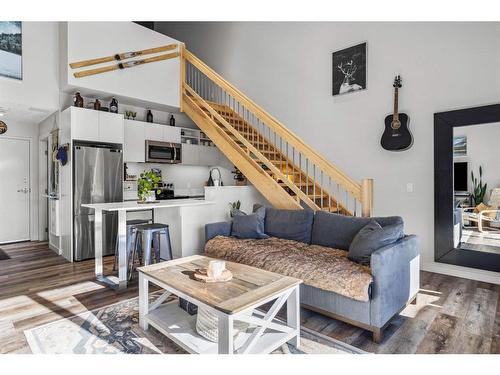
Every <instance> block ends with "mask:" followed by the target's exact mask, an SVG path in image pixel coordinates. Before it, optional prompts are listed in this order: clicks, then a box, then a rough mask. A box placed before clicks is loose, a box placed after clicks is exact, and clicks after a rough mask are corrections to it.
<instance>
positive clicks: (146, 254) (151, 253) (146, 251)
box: [129, 223, 173, 280]
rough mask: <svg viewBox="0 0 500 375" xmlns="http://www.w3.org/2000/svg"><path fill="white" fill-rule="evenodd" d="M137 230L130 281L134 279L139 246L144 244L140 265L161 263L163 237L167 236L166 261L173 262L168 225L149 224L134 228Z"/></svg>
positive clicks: (130, 268)
mask: <svg viewBox="0 0 500 375" xmlns="http://www.w3.org/2000/svg"><path fill="white" fill-rule="evenodd" d="M134 229H135V233H136V234H135V245H133V247H132V255H131V262H130V267H129V272H130V274H129V280H130V278H131V277H132V272H133V271H134V269H135V262H136V255H138V250H139V246H140V245H141V243H142V249H141V250H142V252H141V253H142V262H141V259H140V258H139V259H137V260H138V261H139V263H142V264H143V265H145V266H147V265H149V264H151V263H157V262H160V261H161V259H160V256H161V236H165V243H164V244H165V245H166V249H165V250H166V252H165V257H166V258H167V259H165V260H172V259H173V257H172V244H171V242H170V233H169V228H168V225H167V224H161V223H148V224H139V225H136V226H134Z"/></svg>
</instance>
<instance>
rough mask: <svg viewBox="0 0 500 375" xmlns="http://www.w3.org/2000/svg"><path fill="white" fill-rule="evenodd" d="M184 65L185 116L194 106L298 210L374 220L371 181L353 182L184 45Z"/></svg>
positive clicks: (182, 51)
mask: <svg viewBox="0 0 500 375" xmlns="http://www.w3.org/2000/svg"><path fill="white" fill-rule="evenodd" d="M180 59H181V110H182V106H183V102H184V100H189V101H190V103H194V104H196V105H197V106H198V107H199V108H200V110H202V111H204V112H205V113H206V114H208V116H210V118H211V119H212V120H213V121H214V122H215V123H216V124H217V125H218V126H220V127H221V128H223V130H224V131H225V132H226V133H227V134H229V135H230V136H231V137H232V139H234V140H235V141H237V142H238V143H239V144H240V145H242V147H244V148H245V150H246V152H247V153H248V155H251V156H252V157H253V158H254V159H255V160H256V161H257V162H258V163H259V165H260V166H262V168H264V169H266V170H267V171H268V172H269V173H270V174H271V175H273V176H274V178H275V179H276V180H277V181H279V182H280V184H281V185H282V186H283V187H285V188H286V189H287V191H289V193H290V195H291V196H293V197H294V198H295V199H296V200H297V202H298V203H299V204H300V206H308V207H310V208H312V209H314V210H327V211H333V212H339V213H344V214H352V215H355V216H357V215H362V216H372V211H373V180H371V179H363V180H362V181H361V183H359V182H357V181H355V180H353V179H352V178H351V177H349V176H348V175H347V174H346V173H344V172H343V171H342V170H340V169H339V168H337V167H336V166H334V165H332V164H331V163H330V162H329V161H328V160H326V159H325V158H324V157H323V156H322V155H320V154H319V153H318V152H316V151H315V150H314V149H312V148H311V147H310V146H309V145H307V144H306V143H305V142H303V141H302V140H301V139H300V138H299V137H298V136H297V135H295V134H294V133H292V132H291V131H290V130H289V129H287V128H286V127H285V126H284V125H283V124H281V123H280V122H279V121H278V120H276V119H275V118H274V117H272V116H271V115H270V114H269V113H267V112H266V111H264V110H263V109H262V108H261V107H259V106H258V105H257V104H256V103H255V102H253V101H252V100H251V99H249V98H248V97H247V96H246V95H245V94H243V93H242V92H241V91H239V90H238V89H237V88H236V87H234V86H233V85H232V84H231V83H229V82H228V81H226V80H225V79H224V78H222V77H221V76H220V75H219V74H217V73H216V72H215V71H213V70H212V69H211V68H210V67H208V66H207V65H206V64H205V63H204V62H203V61H201V60H200V59H198V58H197V57H196V56H195V55H193V54H192V53H191V52H189V51H188V50H186V49H185V48H184V47H183V45H180ZM270 154H273V155H275V156H274V159H273V158H272V157H270V156H269V155H270Z"/></svg>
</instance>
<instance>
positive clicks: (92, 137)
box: [63, 107, 123, 144]
mask: <svg viewBox="0 0 500 375" xmlns="http://www.w3.org/2000/svg"><path fill="white" fill-rule="evenodd" d="M64 112H67V114H68V116H66V118H67V121H68V123H67V124H65V125H66V126H67V127H68V129H69V130H70V137H71V139H74V140H80V141H90V142H103V143H120V144H122V143H123V115H121V114H118V113H109V112H102V111H94V110H92V109H85V108H77V107H70V108H68V109H66V110H65V111H64ZM63 126H64V125H63Z"/></svg>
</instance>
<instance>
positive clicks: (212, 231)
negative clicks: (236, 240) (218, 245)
mask: <svg viewBox="0 0 500 375" xmlns="http://www.w3.org/2000/svg"><path fill="white" fill-rule="evenodd" d="M232 225H233V223H232V222H230V221H222V222H219V223H211V224H206V225H205V243H206V242H208V241H209V240H211V239H212V238H214V237H217V236H226V237H229V236H230V235H231V227H232Z"/></svg>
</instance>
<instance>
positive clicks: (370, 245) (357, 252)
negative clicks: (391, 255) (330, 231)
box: [347, 220, 404, 266]
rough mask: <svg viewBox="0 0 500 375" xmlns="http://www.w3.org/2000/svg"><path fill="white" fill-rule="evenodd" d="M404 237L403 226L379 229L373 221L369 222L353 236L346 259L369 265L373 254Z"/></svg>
mask: <svg viewBox="0 0 500 375" xmlns="http://www.w3.org/2000/svg"><path fill="white" fill-rule="evenodd" d="M403 237H404V228H403V224H393V225H387V226H385V227H381V226H380V224H379V223H377V222H376V221H375V220H373V221H370V222H369V223H368V224H367V225H365V226H364V227H363V228H361V230H360V231H359V232H358V234H356V236H354V239H353V240H352V242H351V245H350V246H349V252H348V254H347V258H349V259H350V260H352V261H353V262H356V263H360V264H364V265H367V266H369V265H370V257H371V255H372V253H373V252H375V251H376V250H378V249H380V248H381V247H384V246H387V245H390V244H392V243H394V242H396V241H398V240H400V239H401V238H403Z"/></svg>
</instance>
